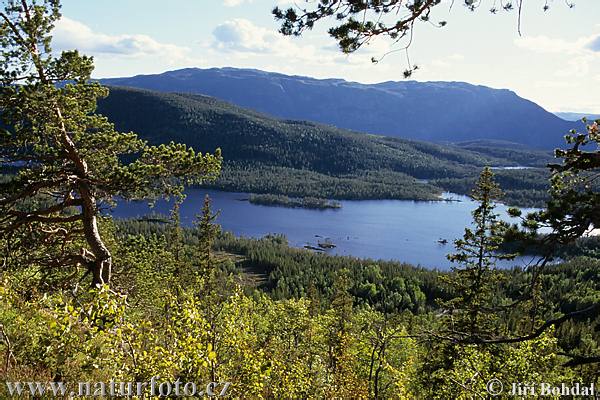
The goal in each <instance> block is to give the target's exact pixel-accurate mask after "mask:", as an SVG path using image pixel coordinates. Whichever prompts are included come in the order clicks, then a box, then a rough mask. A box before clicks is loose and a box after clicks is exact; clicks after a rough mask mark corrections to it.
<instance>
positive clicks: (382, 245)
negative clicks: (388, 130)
mask: <svg viewBox="0 0 600 400" xmlns="http://www.w3.org/2000/svg"><path fill="white" fill-rule="evenodd" d="M186 193H187V198H186V200H185V201H184V203H183V204H182V206H181V220H182V224H183V225H186V226H190V225H191V224H192V223H193V221H194V218H195V216H196V215H197V214H199V213H200V212H201V209H202V205H203V202H204V196H205V195H206V194H208V195H209V196H210V197H211V199H212V200H213V210H214V211H217V210H218V211H220V214H219V217H218V219H217V222H218V223H219V224H220V225H221V226H222V227H223V229H224V230H226V231H231V232H233V233H234V234H235V235H238V236H247V237H256V238H259V237H263V236H265V235H267V234H275V233H277V234H284V235H285V236H286V237H287V238H288V241H289V243H290V245H291V246H295V247H303V246H305V245H312V246H316V245H317V243H318V242H319V241H324V240H325V239H326V238H328V239H329V240H330V241H331V242H332V243H334V244H335V245H336V246H337V247H336V248H334V249H331V250H328V251H327V252H328V253H329V254H339V255H346V256H353V257H359V258H372V259H384V260H397V261H402V262H408V263H410V264H414V265H421V266H424V267H428V268H439V269H448V268H449V267H450V262H449V261H448V260H447V259H446V254H447V253H449V252H452V250H453V247H452V240H454V239H456V238H459V237H461V236H462V234H463V233H464V227H465V226H467V225H469V224H470V222H471V211H472V210H473V209H474V208H475V207H476V203H474V202H473V201H471V200H470V199H469V198H468V197H465V196H459V195H454V194H449V193H446V194H444V197H445V198H448V197H451V198H453V199H456V200H460V202H445V201H439V202H418V201H406V200H363V201H341V203H342V208H341V209H336V210H308V209H300V208H283V207H270V206H261V205H254V204H251V203H249V202H248V201H240V200H243V199H247V198H248V195H247V194H244V193H228V192H219V191H212V190H206V189H189V190H187V191H186ZM170 207H171V204H169V203H167V202H165V201H160V202H158V203H157V204H156V205H155V207H154V209H150V208H149V206H148V205H147V203H145V202H121V203H120V204H119V205H118V206H117V207H116V208H115V209H114V210H112V215H113V216H114V217H117V218H130V217H134V218H135V217H142V216H144V215H147V214H149V213H150V212H158V213H164V214H168V213H169V211H170ZM506 209H507V207H505V206H503V205H499V206H498V208H497V211H498V213H499V214H500V215H501V216H503V218H505V219H508V217H506ZM439 239H446V240H448V244H446V245H443V244H440V243H438V240H439ZM527 261H530V260H528V259H521V260H517V261H514V262H504V265H503V266H505V267H509V266H511V265H523V262H527Z"/></svg>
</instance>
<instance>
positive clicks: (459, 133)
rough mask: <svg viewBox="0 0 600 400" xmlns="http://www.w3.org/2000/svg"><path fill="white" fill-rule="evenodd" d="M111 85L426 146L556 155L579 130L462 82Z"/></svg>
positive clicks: (255, 79)
mask: <svg viewBox="0 0 600 400" xmlns="http://www.w3.org/2000/svg"><path fill="white" fill-rule="evenodd" d="M101 81H102V82H103V83H105V84H109V85H118V86H130V87H138V88H145V89H151V90H157V91H163V92H185V93H196V94H205V95H209V96H213V97H216V98H219V99H222V100H225V101H228V102H231V103H234V104H236V105H239V106H241V107H245V108H250V109H252V110H256V111H259V112H263V113H267V114H270V115H273V116H277V117H281V118H288V119H297V120H308V121H315V122H320V123H325V124H330V125H334V126H337V127H339V128H345V129H350V130H355V131H360V132H367V133H374V134H381V135H386V136H396V137H403V138H411V139H416V140H426V141H434V142H442V141H445V142H462V141H470V140H480V139H492V140H503V141H509V142H515V143H520V144H524V145H527V146H531V147H534V148H543V149H550V148H554V147H555V146H561V145H563V143H564V140H563V136H564V135H565V134H566V133H568V131H569V130H570V129H571V128H572V127H573V124H572V123H570V122H567V121H564V120H562V119H560V118H558V117H557V116H555V115H554V114H552V113H549V112H547V111H545V110H544V109H543V108H541V107H540V106H538V105H537V104H535V103H533V102H531V101H528V100H525V99H523V98H521V97H519V96H517V95H516V94H515V93H514V92H512V91H509V90H505V89H502V90H498V89H491V88H488V87H484V86H475V85H471V84H467V83H462V82H424V83H421V82H415V81H403V82H384V83H379V84H372V85H365V84H359V83H353V82H347V81H344V80H340V79H326V80H317V79H313V78H306V77H299V76H287V75H282V74H277V73H268V72H263V71H258V70H244V69H234V68H223V69H216V68H214V69H206V70H203V69H197V68H189V69H182V70H177V71H171V72H165V73H163V74H159V75H139V76H134V77H130V78H114V79H104V80H101Z"/></svg>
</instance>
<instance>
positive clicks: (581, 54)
mask: <svg viewBox="0 0 600 400" xmlns="http://www.w3.org/2000/svg"><path fill="white" fill-rule="evenodd" d="M515 44H516V45H517V46H518V47H521V48H523V49H528V50H531V51H535V52H537V53H548V54H557V55H562V56H568V57H567V58H565V59H564V60H563V61H562V65H560V66H559V68H558V69H557V70H556V71H555V73H554V75H555V76H557V77H561V78H565V77H580V78H581V77H586V76H588V75H589V73H590V72H591V71H592V69H593V67H592V66H594V65H596V64H597V63H599V62H600V34H595V35H591V36H583V37H580V38H578V39H577V40H574V41H567V40H563V39H554V38H549V37H547V36H530V37H523V38H519V39H516V40H515Z"/></svg>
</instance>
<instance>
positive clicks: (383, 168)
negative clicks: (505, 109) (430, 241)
mask: <svg viewBox="0 0 600 400" xmlns="http://www.w3.org/2000/svg"><path fill="white" fill-rule="evenodd" d="M99 112H101V113H102V114H104V115H106V116H107V117H109V119H110V120H111V121H113V122H114V123H115V124H116V126H117V128H118V129H120V130H122V131H130V130H131V131H135V132H136V133H138V134H139V135H140V136H141V137H142V138H144V139H146V140H148V141H150V142H151V143H153V144H160V143H167V142H169V141H177V142H183V143H186V144H188V145H191V146H193V147H194V148H195V149H196V150H200V151H214V150H215V149H216V148H217V147H220V148H221V149H222V152H223V156H224V158H225V160H226V165H225V169H224V172H223V176H222V178H221V180H220V182H219V183H218V185H217V187H219V188H222V189H227V190H232V191H251V192H259V193H260V192H267V193H278V194H286V195H294V196H315V197H328V198H409V199H422V200H423V199H435V198H436V197H437V195H439V193H441V191H442V186H436V185H435V184H434V183H429V181H432V180H436V179H452V181H447V182H448V185H450V184H452V185H453V186H452V187H457V185H459V184H462V185H465V183H464V182H463V181H457V180H461V179H464V178H465V177H472V176H474V174H475V175H476V174H477V173H478V171H479V170H480V169H481V168H482V167H483V166H484V165H494V166H515V165H523V164H526V165H530V166H538V167H539V166H543V165H544V164H545V163H546V162H547V161H548V159H549V156H548V154H547V153H541V152H540V153H531V152H528V151H524V150H522V149H521V150H519V149H510V151H504V150H502V151H494V150H493V149H491V148H488V147H486V146H485V144H481V145H479V146H477V148H476V150H475V151H472V150H470V149H463V148H460V147H458V146H451V145H438V144H433V143H427V142H416V141H410V140H405V139H398V138H389V137H383V136H375V135H365V134H362V133H353V132H349V131H344V130H341V129H338V128H334V127H331V126H326V125H319V124H315V123H310V122H299V121H286V120H279V119H275V118H272V117H268V116H265V115H262V114H259V113H257V112H254V111H249V110H245V109H242V108H240V107H237V106H234V105H231V104H228V103H226V102H223V101H220V100H217V99H214V98H212V97H207V96H201V95H191V94H174V93H160V92H152V91H148V90H141V89H132V88H118V87H111V88H110V96H109V97H108V98H107V99H104V100H101V101H100V102H99ZM469 188H470V186H469V187H468V188H467V189H466V190H467V191H468V190H469Z"/></svg>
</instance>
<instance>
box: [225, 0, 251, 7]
mask: <svg viewBox="0 0 600 400" xmlns="http://www.w3.org/2000/svg"><path fill="white" fill-rule="evenodd" d="M243 3H252V0H223V5H224V6H225V7H236V6H239V5H241V4H243Z"/></svg>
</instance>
